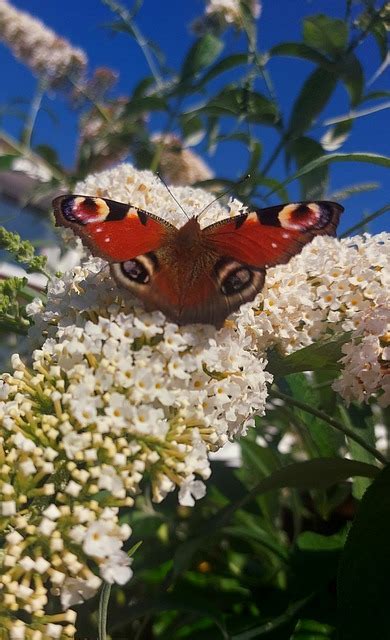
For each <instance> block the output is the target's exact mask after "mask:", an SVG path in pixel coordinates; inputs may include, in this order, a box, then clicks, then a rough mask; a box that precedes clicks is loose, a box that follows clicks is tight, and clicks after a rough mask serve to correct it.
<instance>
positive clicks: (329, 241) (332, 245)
mask: <svg viewBox="0 0 390 640" xmlns="http://www.w3.org/2000/svg"><path fill="white" fill-rule="evenodd" d="M389 245H390V234H388V233H380V234H378V235H376V236H370V235H368V234H364V235H363V236H355V237H353V238H344V239H342V240H337V239H335V238H330V237H327V236H319V237H317V238H315V239H314V240H313V242H311V243H310V244H309V245H307V246H306V247H304V249H303V250H302V252H301V253H300V254H299V255H297V256H295V257H294V258H292V259H291V260H290V262H288V264H285V265H280V266H277V267H274V268H272V269H269V270H268V271H267V277H266V281H265V287H264V289H263V291H262V293H261V294H260V295H259V296H258V298H257V299H256V301H255V304H254V305H252V307H251V306H246V307H244V308H242V310H241V312H240V314H239V319H238V322H239V324H240V327H241V330H246V331H247V332H248V333H249V334H250V335H251V336H252V338H253V341H254V346H255V348H256V349H257V350H258V351H259V353H263V352H264V351H266V350H267V349H268V348H270V347H276V348H277V349H278V350H279V351H280V352H281V353H283V354H288V353H291V352H293V351H296V350H297V349H300V348H302V347H305V346H308V345H309V344H312V343H313V342H315V341H317V340H319V339H321V338H323V337H329V336H331V335H334V334H337V333H343V332H348V331H353V330H354V329H356V327H357V326H358V325H359V323H360V321H361V317H362V314H365V313H367V312H368V311H369V310H370V309H371V310H375V309H377V308H379V307H386V306H388V305H389V290H390V251H389Z"/></svg>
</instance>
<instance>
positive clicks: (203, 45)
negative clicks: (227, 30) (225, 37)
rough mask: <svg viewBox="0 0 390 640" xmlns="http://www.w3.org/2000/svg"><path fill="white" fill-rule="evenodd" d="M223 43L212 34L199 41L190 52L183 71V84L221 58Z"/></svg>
mask: <svg viewBox="0 0 390 640" xmlns="http://www.w3.org/2000/svg"><path fill="white" fill-rule="evenodd" d="M222 49H223V42H222V40H220V39H219V38H217V37H216V36H214V35H212V34H211V33H208V34H206V35H205V36H203V37H202V38H200V39H199V40H197V41H196V42H195V43H194V44H193V45H192V47H191V49H190V50H189V52H188V55H187V57H186V59H185V60H184V63H183V67H182V70H181V74H180V76H181V80H182V82H188V81H189V80H191V79H192V78H193V77H194V76H195V75H196V74H197V73H199V72H200V71H201V70H202V69H204V68H205V67H208V66H209V65H210V64H211V63H212V62H214V60H215V59H216V58H217V57H218V56H219V54H220V53H221V51H222Z"/></svg>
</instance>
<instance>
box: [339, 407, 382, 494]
mask: <svg viewBox="0 0 390 640" xmlns="http://www.w3.org/2000/svg"><path fill="white" fill-rule="evenodd" d="M338 410H339V413H340V417H341V420H342V422H343V423H344V424H345V425H346V427H348V428H349V429H351V430H352V431H356V433H358V434H359V435H360V437H361V438H364V440H365V441H366V442H367V443H368V444H369V445H371V446H372V447H375V432H374V426H373V425H368V424H367V421H366V420H365V415H364V413H365V412H366V411H367V408H366V407H364V408H363V407H359V408H355V407H354V405H351V406H350V407H349V410H347V409H346V407H344V406H343V405H342V404H339V405H338ZM347 442H348V449H349V452H350V454H351V457H352V459H353V460H359V461H360V462H368V463H370V464H372V463H373V462H375V458H374V456H373V455H372V453H370V451H367V449H364V448H363V447H362V446H361V445H360V444H358V443H357V442H355V441H354V440H352V439H351V438H347ZM369 486H370V481H369V480H368V479H367V478H355V479H354V482H353V487H352V494H353V496H354V497H355V498H356V499H357V500H361V498H362V497H363V495H364V494H365V492H366V490H367V488H368V487H369Z"/></svg>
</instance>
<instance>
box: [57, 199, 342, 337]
mask: <svg viewBox="0 0 390 640" xmlns="http://www.w3.org/2000/svg"><path fill="white" fill-rule="evenodd" d="M53 206H54V214H55V218H56V224H57V226H64V227H70V228H71V229H72V230H73V232H74V233H75V234H76V235H77V236H79V237H80V238H81V240H82V242H83V243H84V244H85V245H86V246H87V247H88V248H89V249H90V251H91V252H92V254H93V255H95V256H99V257H101V258H103V259H104V260H107V262H109V263H110V268H111V273H112V276H113V277H114V279H115V280H116V282H117V283H118V285H120V286H121V287H125V288H126V289H128V290H129V291H131V293H133V294H134V295H135V296H137V297H138V298H140V299H141V300H142V301H143V302H144V305H145V308H146V309H147V310H148V311H152V310H156V309H159V310H160V311H162V312H163V313H164V314H165V315H166V317H167V318H169V319H170V320H172V321H173V322H175V323H177V324H180V325H183V324H191V323H205V324H208V323H209V324H213V325H215V326H216V327H217V328H219V327H221V326H222V325H223V322H224V320H225V318H226V317H227V316H228V315H229V314H231V313H232V312H233V311H236V310H237V309H238V308H239V307H240V306H241V305H242V304H243V303H245V302H249V301H251V300H253V299H254V297H255V296H256V294H257V293H259V292H260V291H261V289H262V288H263V285H264V280H265V272H266V269H267V268H268V267H272V266H274V265H277V264H283V263H286V262H288V261H289V260H290V258H291V257H292V256H293V255H295V254H297V253H299V252H300V251H301V249H302V248H303V247H304V246H305V245H306V244H307V243H308V242H310V241H311V240H312V239H313V238H314V237H315V236H317V235H335V232H336V227H337V224H338V222H339V218H340V214H341V213H342V211H343V210H344V209H343V207H342V206H341V205H339V204H337V203H335V202H326V201H317V202H298V203H295V204H291V203H290V204H283V205H279V206H274V207H268V208H266V209H255V210H253V211H250V212H249V213H241V214H239V215H236V216H233V217H231V218H226V219H225V220H221V221H219V222H215V223H214V224H211V225H209V226H208V227H205V228H203V229H202V228H201V227H200V224H199V216H194V217H192V218H189V219H188V220H187V222H186V223H185V224H184V225H183V226H181V227H180V228H176V227H175V226H173V225H172V224H171V223H170V222H168V221H167V220H164V219H163V218H160V217H159V216H157V215H154V214H152V213H149V212H147V211H144V210H143V209H139V208H137V207H134V206H132V205H129V204H123V203H121V202H115V201H113V200H108V199H106V198H98V197H90V196H82V195H63V196H59V197H58V198H56V199H55V200H54V201H53Z"/></svg>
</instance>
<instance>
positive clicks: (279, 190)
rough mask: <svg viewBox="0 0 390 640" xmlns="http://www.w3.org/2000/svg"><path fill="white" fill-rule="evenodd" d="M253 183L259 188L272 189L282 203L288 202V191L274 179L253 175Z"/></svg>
mask: <svg viewBox="0 0 390 640" xmlns="http://www.w3.org/2000/svg"><path fill="white" fill-rule="evenodd" d="M253 182H254V183H255V184H257V185H259V186H264V187H268V188H269V189H273V190H274V192H275V193H276V194H277V195H278V197H279V198H280V200H281V201H282V202H288V200H289V199H290V198H289V195H288V191H287V190H286V189H285V188H284V187H283V185H282V183H281V182H279V180H276V179H275V178H268V177H267V176H264V175H262V174H261V173H260V174H253Z"/></svg>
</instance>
